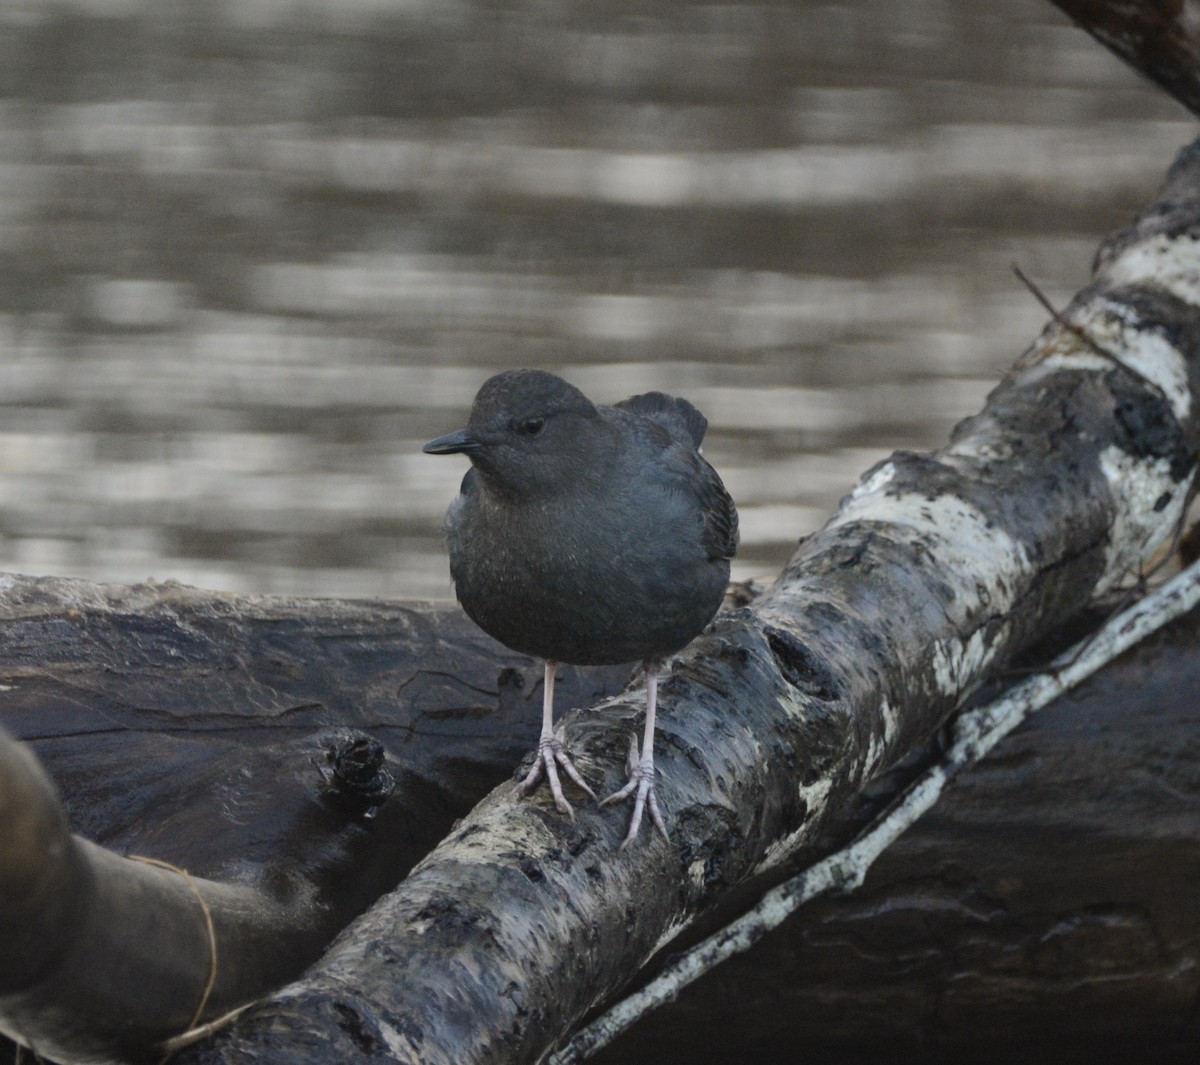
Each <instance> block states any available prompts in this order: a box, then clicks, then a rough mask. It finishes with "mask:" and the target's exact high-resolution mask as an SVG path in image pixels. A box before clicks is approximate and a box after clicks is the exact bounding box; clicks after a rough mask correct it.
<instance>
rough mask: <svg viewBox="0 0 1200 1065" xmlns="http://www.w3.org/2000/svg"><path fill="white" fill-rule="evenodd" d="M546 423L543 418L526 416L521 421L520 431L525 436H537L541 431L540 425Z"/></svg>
mask: <svg viewBox="0 0 1200 1065" xmlns="http://www.w3.org/2000/svg"><path fill="white" fill-rule="evenodd" d="M545 424H546V419H545V418H536V417H535V418H526V419H525V420H524V421H523V422H522V423H521V432H523V433H524V434H525V435H526V436H537V435H538V433H540V432H541V431H542V426H543V425H545Z"/></svg>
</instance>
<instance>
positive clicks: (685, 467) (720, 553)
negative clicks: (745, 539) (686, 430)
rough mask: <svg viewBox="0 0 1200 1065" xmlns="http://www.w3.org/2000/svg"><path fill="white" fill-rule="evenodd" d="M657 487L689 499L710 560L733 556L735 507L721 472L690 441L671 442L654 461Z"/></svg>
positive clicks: (735, 529)
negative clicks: (697, 518) (695, 510)
mask: <svg viewBox="0 0 1200 1065" xmlns="http://www.w3.org/2000/svg"><path fill="white" fill-rule="evenodd" d="M654 467H655V471H656V473H655V477H654V479H655V480H656V481H657V482H658V484H659V486H660V487H661V488H663V489H665V490H666V491H668V492H678V493H680V494H681V495H683V496H684V497H685V498H690V499H691V500H692V505H693V506H695V507H696V508H697V510H698V511H699V513H700V518H701V522H702V525H701V530H700V544H701V546H702V547H703V548H704V550H705V553H706V554H707V555H708V557H709V558H711V559H718V558H726V559H728V558H733V557H734V555H735V554H737V546H738V516H737V507H735V506H734V504H733V499H732V498H731V497H730V495H729V492H728V491H727V490H726V488H725V485H724V483H723V482H722V481H721V477H720V474H718V473H717V471H716V470H714V469H713V468H712V466H711V465H710V464H709V462H708V460H707V459H706V458H705V457H704V456H703V455H701V454H700V453H699V452H698V451H697V450H696V449H695V448H693V447H692V446H691V445H690V443H687V444H685V443H681V442H680V441H678V440H676V441H672V442H671V443H669V444H667V446H666V447H664V448H663V450H662V451H661V452H659V458H658V459H657V460H656V461H655V462H654Z"/></svg>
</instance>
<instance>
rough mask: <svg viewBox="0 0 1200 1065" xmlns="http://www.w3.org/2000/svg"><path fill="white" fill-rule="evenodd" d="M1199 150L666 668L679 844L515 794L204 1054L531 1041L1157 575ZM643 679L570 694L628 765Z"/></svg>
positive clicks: (394, 1052) (576, 739)
mask: <svg viewBox="0 0 1200 1065" xmlns="http://www.w3.org/2000/svg"><path fill="white" fill-rule="evenodd" d="M1198 238H1200V151H1198V150H1197V149H1196V148H1191V149H1187V150H1185V151H1184V152H1183V153H1182V154H1181V155H1180V157H1179V160H1178V161H1177V163H1176V165H1175V167H1174V168H1173V169H1172V171H1171V175H1170V177H1169V179H1168V182H1167V185H1166V187H1165V189H1164V190H1163V192H1162V194H1161V195H1160V198H1159V200H1158V201H1157V202H1156V203H1155V204H1154V205H1153V206H1152V207H1151V208H1150V210H1149V211H1148V212H1147V213H1146V215H1145V216H1143V218H1142V219H1141V220H1140V221H1139V223H1138V224H1137V225H1136V226H1135V227H1132V228H1131V229H1130V230H1128V231H1126V232H1123V233H1122V234H1119V235H1118V236H1117V237H1116V238H1114V239H1113V240H1112V241H1111V242H1110V243H1109V244H1108V245H1106V247H1105V248H1104V249H1103V250H1102V253H1101V255H1100V257H1099V259H1098V265H1097V272H1096V275H1095V278H1094V281H1093V283H1092V285H1091V286H1089V288H1088V289H1087V290H1085V291H1084V292H1083V293H1081V294H1080V296H1079V297H1078V298H1077V299H1076V300H1075V301H1074V302H1073V304H1072V305H1071V307H1070V308H1069V309H1068V311H1067V312H1066V314H1065V316H1064V322H1062V323H1058V322H1056V323H1052V324H1051V325H1050V326H1049V327H1047V329H1046V331H1045V332H1044V333H1043V335H1042V336H1041V337H1040V338H1039V340H1038V341H1037V342H1036V343H1035V344H1034V346H1033V347H1032V348H1031V349H1030V350H1029V351H1028V352H1027V353H1026V354H1025V356H1024V357H1023V358H1022V359H1021V361H1020V362H1019V363H1018V365H1017V367H1016V368H1015V369H1014V371H1013V372H1012V374H1011V375H1010V376H1009V378H1008V379H1007V380H1006V381H1005V382H1004V383H1003V384H1001V385H1000V387H998V388H997V389H996V390H995V391H994V392H993V394H992V395H991V396H990V397H989V400H988V404H987V406H986V408H985V409H984V410H983V411H982V412H981V413H980V414H979V415H977V416H975V417H973V418H970V419H968V420H966V421H965V422H963V423H962V424H961V425H959V426H958V427H957V428H956V430H955V432H954V434H953V436H952V438H951V441H950V443H949V444H948V445H947V446H946V447H945V448H943V449H941V450H940V451H938V452H935V453H933V454H929V455H917V454H911V453H898V454H896V455H894V456H893V457H892V458H891V459H890V460H888V461H887V462H885V463H882V464H881V465H880V466H878V467H876V468H875V469H874V470H872V471H870V472H869V473H868V474H867V475H866V476H865V477H864V478H863V480H862V481H861V482H860V484H859V485H858V486H857V488H855V490H854V491H853V492H852V493H851V495H850V496H849V497H847V499H846V500H845V501H844V502H843V504H842V506H841V508H840V510H839V511H838V513H837V515H835V517H834V518H833V519H832V521H830V523H829V524H828V525H827V526H826V527H825V528H824V529H823V530H822V531H820V532H819V533H817V534H815V535H813V536H811V537H809V538H808V539H806V540H805V541H803V542H802V543H801V544H800V547H799V549H798V550H797V552H796V554H795V556H794V557H793V559H792V561H791V562H790V563H789V565H788V567H787V568H786V570H785V571H784V573H783V574H782V575H781V577H780V578H779V580H778V581H777V583H776V584H775V586H774V587H773V588H772V589H771V590H770V591H769V592H768V593H767V594H766V595H764V596H763V597H762V598H761V599H760V600H758V601H757V602H755V603H754V604H753V605H752V606H749V607H745V608H742V609H739V610H736V611H733V612H731V613H727V614H724V615H721V616H719V617H718V618H717V620H716V621H715V622H714V624H713V625H712V627H711V629H710V630H709V632H707V633H706V634H705V635H704V636H702V637H701V638H700V639H698V640H697V641H695V643H694V644H693V645H692V646H690V647H689V648H688V649H686V650H685V651H684V652H683V653H681V654H680V655H679V656H677V657H676V659H675V660H674V661H673V663H672V664H671V667H670V673H669V675H668V676H667V677H666V678H665V679H664V681H663V683H662V684H661V685H660V689H659V694H660V703H659V707H660V710H659V713H660V731H659V735H660V744H659V748H658V751H657V760H658V762H659V767H660V772H661V779H662V791H663V796H664V798H665V799H666V803H667V806H668V807H669V810H670V815H669V821H668V823H669V826H670V828H671V831H672V841H671V843H670V845H665V844H662V843H661V842H658V841H647V842H646V843H645V844H644V845H643V846H640V847H637V848H633V849H631V850H630V851H629V852H627V853H626V854H625V855H623V856H619V857H618V856H617V855H616V853H615V847H616V844H617V842H619V839H620V836H621V832H622V829H623V821H624V818H623V816H621V815H620V813H619V812H613V811H607V810H605V811H601V810H596V809H594V808H589V807H583V808H581V809H580V811H579V820H578V823H577V824H574V825H572V824H570V823H567V822H564V821H563V819H562V818H561V817H560V816H559V815H558V814H557V813H556V812H555V811H554V810H553V808H552V807H551V806H550V805H549V804H548V803H547V801H546V800H545V797H544V796H538V797H535V798H533V799H531V800H527V801H524V802H519V801H516V800H515V799H514V798H513V796H512V794H511V788H508V787H505V788H501V789H498V790H497V791H495V792H493V793H492V794H491V795H490V796H489V797H488V798H487V799H485V800H484V801H483V802H482V803H480V805H479V806H478V807H476V809H475V810H474V811H473V812H472V813H471V814H470V815H469V817H467V818H466V819H465V820H464V821H463V822H462V823H461V824H459V825H458V826H457V827H456V829H455V830H454V831H453V832H452V833H451V835H450V836H449V837H448V838H447V839H446V840H445V841H444V842H443V843H442V844H441V845H440V846H439V847H438V848H437V849H436V850H435V851H434V852H433V853H432V854H430V855H429V856H428V857H427V858H425V859H424V860H423V861H422V862H421V863H420V864H419V865H418V867H417V868H416V869H415V870H414V872H413V873H412V874H411V875H410V876H409V877H408V879H407V880H406V881H405V882H404V883H403V884H402V885H400V887H399V888H398V889H397V890H395V891H393V892H392V893H390V894H389V895H387V896H386V897H384V898H383V899H381V900H380V902H379V903H377V904H376V905H375V906H374V907H372V909H371V910H369V911H368V912H367V913H366V914H365V915H363V916H362V917H361V918H359V919H358V920H357V921H356V922H354V924H352V925H351V926H350V927H349V928H348V929H347V930H346V931H345V932H344V933H343V934H342V935H341V936H340V937H339V938H338V940H337V941H335V943H334V944H333V946H332V947H331V949H330V950H329V951H327V952H326V954H325V955H324V957H323V958H322V959H321V961H320V962H319V963H318V964H317V965H315V966H313V967H312V968H311V969H310V970H309V971H308V973H307V974H306V975H305V977H304V979H303V980H301V981H298V982H297V983H295V984H293V985H291V986H290V987H288V988H285V989H284V990H283V991H281V992H279V993H277V994H275V995H273V996H271V997H269V998H268V999H266V1000H264V1001H263V1002H262V1003H260V1004H259V1005H257V1006H256V1007H255V1008H254V1009H253V1010H251V1011H250V1012H249V1013H247V1014H245V1015H244V1016H243V1017H242V1018H241V1019H240V1020H239V1021H238V1022H237V1023H236V1024H235V1025H234V1026H233V1028H232V1029H230V1030H229V1031H228V1032H226V1033H223V1034H222V1035H220V1036H218V1037H217V1038H216V1039H214V1040H213V1041H212V1042H211V1043H210V1044H208V1045H207V1046H205V1047H204V1048H197V1049H195V1050H194V1051H193V1052H191V1053H190V1054H185V1055H184V1058H183V1059H181V1060H188V1061H192V1062H199V1061H205V1062H217V1061H220V1062H244V1061H284V1060H286V1061H289V1062H305V1061H318V1060H319V1061H327V1060H331V1059H336V1060H370V1061H420V1062H425V1063H431V1065H432V1063H437V1062H446V1063H455V1065H466V1063H483V1062H533V1061H537V1060H539V1059H540V1058H542V1057H543V1056H544V1055H545V1054H546V1053H547V1052H548V1051H549V1049H550V1048H551V1047H552V1046H553V1045H554V1043H555V1042H556V1041H557V1040H558V1039H559V1038H560V1037H561V1036H562V1035H563V1034H564V1033H565V1032H567V1031H568V1030H570V1029H571V1028H572V1027H573V1026H574V1025H575V1024H577V1023H578V1022H579V1020H580V1018H581V1017H582V1016H583V1015H584V1014H585V1013H586V1012H587V1011H588V1010H589V1009H590V1008H592V1007H593V1006H594V1005H595V1004H596V1003H598V1002H599V1001H601V1000H603V999H604V998H605V997H607V996H609V995H611V994H612V993H614V992H615V991H616V990H618V989H619V988H620V987H621V986H622V985H623V984H624V983H625V982H627V981H628V980H629V979H630V978H631V977H632V976H633V975H634V974H635V973H636V972H637V971H638V969H639V967H640V966H641V965H642V964H643V963H644V962H645V961H646V959H647V958H648V957H650V956H651V955H652V954H653V953H654V952H655V951H656V950H657V949H659V948H661V947H662V946H664V945H665V944H667V943H669V942H671V940H672V939H673V938H674V937H676V936H677V935H678V934H679V933H680V931H682V930H683V929H685V928H687V927H688V926H689V925H691V924H692V923H694V922H696V921H697V920H698V919H699V918H701V917H703V916H704V915H705V914H706V913H709V912H711V911H712V909H713V908H714V907H715V906H716V905H717V904H718V903H719V902H720V901H721V900H722V899H723V898H724V897H726V896H727V895H728V894H729V893H731V892H733V891H734V890H736V889H737V888H738V887H739V886H741V885H743V884H744V883H745V882H746V881H747V879H748V878H750V877H752V876H753V875H755V874H757V873H761V872H763V871H765V870H769V869H771V868H772V867H775V866H777V865H779V863H781V862H782V861H784V860H785V859H787V858H792V857H796V858H801V859H802V858H804V857H806V856H811V855H812V854H813V853H814V852H815V851H816V850H817V849H818V848H820V847H822V846H826V845H828V843H829V842H830V841H831V840H836V839H838V838H839V837H842V836H844V835H845V834H846V833H847V832H848V830H849V825H850V824H851V822H852V821H853V811H854V810H855V809H856V807H857V803H858V799H859V796H860V795H861V793H862V791H863V789H864V788H866V787H868V786H870V785H872V784H873V783H878V782H879V781H880V779H881V778H882V777H883V775H884V774H886V773H887V772H888V771H889V770H890V769H892V768H893V767H895V766H896V765H897V764H898V763H899V762H900V761H901V760H903V759H904V758H905V757H906V756H908V755H910V754H911V753H912V752H913V750H914V749H917V748H919V747H921V746H922V745H923V744H925V743H926V742H928V740H929V738H930V737H931V736H932V735H934V733H935V732H936V730H937V729H938V727H939V726H940V725H941V724H942V723H943V722H944V721H945V720H946V718H947V717H948V716H949V715H950V714H951V713H953V711H954V710H955V709H956V708H957V707H958V706H959V705H960V703H961V702H962V700H963V699H964V698H966V697H967V696H969V695H970V693H971V692H972V691H974V690H975V689H976V688H977V687H978V686H979V684H980V683H981V682H982V681H983V680H984V679H985V677H987V676H988V675H989V674H991V673H994V672H995V671H996V670H997V669H999V668H1001V667H1003V666H1004V665H1005V664H1006V663H1008V662H1010V661H1011V660H1012V658H1013V656H1014V655H1016V654H1017V653H1019V652H1020V651H1021V650H1022V649H1023V648H1026V647H1028V646H1029V645H1030V644H1031V642H1033V641H1034V640H1036V639H1037V638H1038V637H1039V636H1041V635H1042V634H1045V633H1048V632H1051V631H1053V630H1054V629H1055V628H1056V627H1058V626H1060V625H1061V624H1062V623H1063V622H1064V620H1065V619H1067V618H1068V617H1070V616H1071V615H1072V614H1073V613H1075V612H1076V611H1077V610H1078V609H1079V607H1080V606H1081V605H1082V604H1084V603H1086V602H1087V601H1088V600H1089V599H1091V598H1093V597H1095V596H1098V595H1101V594H1103V593H1105V592H1107V591H1110V590H1111V589H1113V588H1114V587H1116V586H1118V585H1119V584H1120V583H1121V582H1122V581H1125V580H1127V579H1129V578H1131V577H1133V576H1135V575H1136V574H1137V573H1138V571H1139V569H1140V568H1141V567H1142V566H1143V565H1144V564H1145V563H1146V561H1147V560H1148V559H1149V558H1150V557H1151V556H1152V555H1153V554H1154V552H1155V551H1156V550H1158V549H1159V548H1160V547H1161V546H1162V544H1163V543H1164V542H1166V540H1168V539H1169V537H1170V536H1171V534H1172V532H1173V530H1174V528H1175V526H1176V524H1177V522H1178V520H1179V518H1180V515H1181V513H1182V511H1183V509H1184V507H1185V505H1186V503H1187V500H1188V498H1189V492H1190V485H1191V482H1192V478H1193V475H1194V472H1195V461H1196V452H1197V443H1198V442H1200V426H1198V424H1197V417H1196V386H1197V383H1198V381H1200V365H1198V364H1197V359H1196V358H1193V353H1195V352H1197V351H1200V312H1198V310H1197V307H1198V306H1200V244H1198V243H1197V239H1198ZM639 703H640V697H639V696H638V695H637V694H634V695H626V696H622V697H620V698H617V699H612V700H608V701H606V702H604V703H602V704H601V705H600V706H598V707H596V708H594V709H593V710H590V711H586V712H580V713H576V714H574V715H571V716H570V717H569V718H568V719H567V721H566V733H567V738H568V740H569V742H570V744H571V746H572V747H573V749H574V752H575V756H576V763H577V765H579V766H580V767H581V769H582V770H583V772H584V773H585V775H587V776H588V777H589V779H591V780H592V781H593V782H595V781H596V780H598V779H600V778H601V777H603V779H602V780H600V784H599V785H598V788H600V787H613V786H614V785H615V784H616V783H617V780H618V777H619V775H620V771H621V766H622V764H623V757H624V750H625V746H626V735H627V734H628V732H629V731H631V730H633V729H634V728H635V727H636V725H637V723H638V721H637V719H638V706H639Z"/></svg>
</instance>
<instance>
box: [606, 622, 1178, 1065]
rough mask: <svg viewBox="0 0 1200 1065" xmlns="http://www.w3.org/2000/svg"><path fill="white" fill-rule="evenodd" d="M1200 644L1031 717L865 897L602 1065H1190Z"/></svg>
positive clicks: (1164, 644)
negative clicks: (756, 1064) (1148, 1064)
mask: <svg viewBox="0 0 1200 1065" xmlns="http://www.w3.org/2000/svg"><path fill="white" fill-rule="evenodd" d="M1198 641H1200V614H1198V613H1196V612H1193V613H1192V614H1191V615H1190V616H1188V617H1185V618H1183V619H1181V620H1180V621H1178V622H1176V623H1175V624H1173V625H1171V626H1169V627H1168V628H1167V629H1165V630H1164V631H1162V632H1160V633H1158V634H1156V635H1154V636H1152V637H1150V638H1149V639H1147V640H1146V641H1145V642H1143V643H1142V644H1141V645H1139V646H1138V647H1137V648H1135V649H1134V650H1133V651H1131V652H1129V653H1127V654H1126V655H1125V656H1123V657H1122V658H1120V659H1118V660H1117V661H1116V662H1114V663H1112V664H1111V665H1109V666H1108V667H1106V668H1105V669H1104V670H1103V671H1102V672H1101V673H1098V674H1097V675H1096V676H1095V677H1094V678H1093V679H1091V680H1090V681H1087V682H1085V683H1084V684H1083V685H1081V686H1080V687H1079V688H1078V689H1076V691H1074V692H1072V693H1071V694H1069V695H1067V696H1065V697H1063V698H1061V699H1059V700H1057V701H1056V702H1055V703H1054V704H1053V705H1052V706H1049V707H1047V708H1046V709H1045V710H1043V711H1041V712H1040V713H1037V714H1035V715H1034V716H1033V717H1032V718H1031V719H1030V720H1029V721H1028V722H1027V723H1026V724H1025V725H1023V726H1022V727H1021V728H1020V729H1018V730H1017V731H1016V732H1014V733H1013V734H1012V735H1011V736H1009V737H1008V738H1007V739H1005V740H1003V741H1002V742H1001V743H1000V745H999V746H998V747H997V748H996V749H995V750H994V751H993V752H992V753H991V754H990V755H989V756H988V757H987V758H986V759H985V760H984V761H982V762H980V763H979V764H978V765H977V766H976V767H975V768H974V769H973V770H972V771H970V772H969V773H966V774H964V775H963V776H962V777H960V778H959V779H958V781H957V783H956V784H955V786H954V788H953V789H952V790H951V791H950V792H949V793H948V794H947V795H946V796H945V798H944V799H943V801H942V802H941V803H940V804H939V805H938V806H936V807H935V808H934V809H933V810H932V811H931V812H930V813H929V814H927V815H926V816H925V817H924V818H922V819H921V820H920V821H919V822H917V824H916V825H914V826H913V828H911V829H910V830H909V831H908V832H907V833H906V834H905V835H903V836H901V837H900V839H899V840H898V841H897V842H896V843H895V844H893V846H892V847H891V848H890V849H889V850H888V851H886V852H885V853H884V854H883V855H882V856H881V857H880V858H879V860H878V861H877V863H876V864H875V865H874V866H873V867H872V869H871V871H870V873H869V874H868V877H867V880H866V883H865V884H864V886H863V887H862V888H861V889H860V890H859V891H857V892H855V893H853V894H851V895H847V896H845V897H843V898H839V899H825V900H818V901H816V902H814V903H812V904H811V905H810V906H809V907H808V908H807V909H805V910H804V911H802V912H801V913H800V914H798V915H797V916H796V917H794V918H793V919H791V920H790V921H788V922H786V923H785V924H784V925H783V926H782V927H780V928H779V929H777V930H776V931H775V932H774V933H773V934H772V935H770V936H768V937H767V938H766V939H764V940H763V941H761V942H760V943H759V944H757V945H756V946H755V947H754V948H752V950H751V951H750V952H748V953H747V954H744V955H741V956H740V957H737V958H735V959H733V960H731V961H729V962H728V963H726V964H725V965H723V966H721V967H720V968H718V969H717V970H715V971H714V972H711V973H709V974H708V975H707V976H705V977H704V978H703V979H702V980H700V981H699V982H698V983H696V984H694V985H692V986H691V987H689V988H688V989H687V990H686V991H685V992H684V993H683V994H682V995H680V996H679V998H678V999H677V1000H676V1001H674V1002H672V1003H671V1004H670V1005H668V1006H666V1007H664V1008H663V1009H662V1010H660V1011H659V1012H657V1013H655V1014H652V1015H650V1016H649V1017H648V1018H646V1019H645V1020H643V1021H642V1022H641V1023H640V1024H638V1025H637V1026H636V1027H635V1028H633V1029H632V1030H631V1031H630V1032H629V1033H627V1034H626V1035H624V1036H622V1037H621V1038H620V1039H618V1040H617V1041H616V1042H615V1043H613V1045H612V1046H611V1047H608V1048H606V1049H605V1050H603V1051H601V1052H600V1053H599V1054H598V1055H597V1056H596V1057H595V1058H594V1059H593V1060H594V1061H595V1062H596V1065H642V1063H646V1065H649V1063H650V1062H656V1061H664V1060H678V1061H689V1062H696V1063H701V1065H703V1063H709V1062H712V1063H716V1062H728V1061H791V1060H808V1061H822V1062H855V1063H858V1065H903V1063H907V1062H921V1063H923V1065H940V1063H945V1065H992V1063H995V1065H1001V1063H1003V1065H1009V1063H1012V1062H1031V1063H1032V1062H1047V1063H1048V1062H1088V1063H1094V1062H1104V1063H1107V1065H1113V1063H1118V1062H1120V1063H1129V1065H1135V1063H1141V1062H1145V1061H1146V1060H1147V1059H1148V1058H1150V1057H1152V1058H1153V1060H1154V1061H1155V1062H1160V1063H1164V1065H1174V1063H1178V1065H1184V1063H1191V1062H1194V1061H1195V1060H1196V1058H1197V1050H1198V1049H1200V1010H1197V1008H1196V1004H1197V1002H1198V1001H1200V894H1198V893H1197V892H1196V883H1197V878H1198V877H1200V745H1198V744H1197V735H1198V725H1200V722H1198V709H1200V697H1198V695H1197V693H1200V656H1198V655H1197V653H1196V648H1197V646H1200V643H1198ZM930 757H936V752H931V755H930ZM887 790H888V789H880V792H881V794H882V795H886V794H887ZM870 808H871V806H870V804H868V806H867V808H866V809H865V810H864V813H866V812H868V811H869V809H870Z"/></svg>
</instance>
